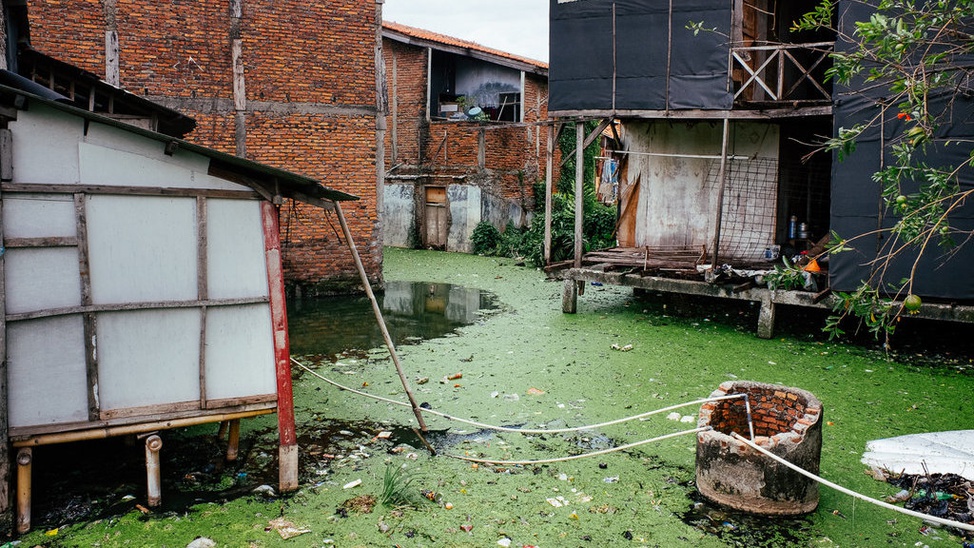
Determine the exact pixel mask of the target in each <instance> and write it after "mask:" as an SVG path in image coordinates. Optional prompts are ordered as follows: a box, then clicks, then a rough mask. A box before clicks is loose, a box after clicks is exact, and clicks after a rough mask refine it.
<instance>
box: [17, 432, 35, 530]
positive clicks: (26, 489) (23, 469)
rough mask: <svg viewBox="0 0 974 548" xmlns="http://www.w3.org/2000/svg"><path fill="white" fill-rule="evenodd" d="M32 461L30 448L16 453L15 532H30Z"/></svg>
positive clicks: (24, 448) (21, 449) (22, 448)
mask: <svg viewBox="0 0 974 548" xmlns="http://www.w3.org/2000/svg"><path fill="white" fill-rule="evenodd" d="M33 460H34V455H33V451H31V448H30V447H21V448H20V450H18V451H17V532H18V533H26V532H27V531H30V482H31V463H32V462H33Z"/></svg>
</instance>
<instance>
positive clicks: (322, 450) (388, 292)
mask: <svg viewBox="0 0 974 548" xmlns="http://www.w3.org/2000/svg"><path fill="white" fill-rule="evenodd" d="M377 297H378V302H379V303H380V308H381V310H382V315H383V317H384V318H385V321H386V324H387V326H388V328H389V332H390V334H391V337H392V339H393V341H394V342H395V344H396V345H402V344H409V343H416V342H419V341H422V340H427V339H432V338H437V337H442V336H444V335H447V334H449V333H452V332H454V331H455V330H456V329H457V328H459V327H462V326H464V325H470V324H472V323H474V322H476V321H479V320H481V319H482V318H483V317H484V316H485V315H487V314H490V313H491V312H490V311H496V310H499V307H500V303H499V301H498V299H497V298H496V297H495V296H494V295H493V294H491V293H488V292H485V291H482V290H479V289H470V288H466V287H461V286H456V285H451V284H442V283H423V282H389V283H388V284H386V287H385V289H384V291H382V292H380V293H379V294H378V295H377ZM288 331H289V335H290V340H291V352H292V353H294V354H298V355H316V356H319V357H322V358H326V359H331V360H336V359H337V358H338V356H341V355H348V354H354V353H358V352H362V353H364V352H366V351H368V350H369V349H372V348H376V347H379V346H382V345H383V343H384V341H383V337H382V333H381V331H380V329H379V325H378V322H377V321H376V318H375V315H374V312H373V310H372V306H371V303H370V301H369V300H368V299H367V298H366V297H363V296H350V297H330V298H324V299H317V300H304V301H295V302H290V303H288ZM375 428H376V426H375V425H358V424H351V423H335V422H332V423H329V424H328V425H327V426H324V427H323V426H322V425H321V424H316V425H311V426H308V427H302V425H298V434H299V437H300V440H299V446H300V447H301V448H302V451H303V453H304V455H305V457H304V458H303V459H302V461H301V466H302V470H301V476H302V477H301V480H302V482H305V481H313V476H314V473H315V468H316V466H318V465H319V464H321V465H327V459H325V460H324V461H319V460H318V458H316V457H321V455H328V454H332V453H340V452H347V451H348V448H349V447H355V446H356V444H358V443H361V440H359V439H358V437H360V433H361V432H363V431H374V430H375ZM216 431H217V425H215V424H214V425H208V426H200V427H196V428H195V429H193V433H192V435H180V434H175V433H168V432H163V433H162V436H163V439H164V445H163V449H162V451H161V453H160V456H161V458H162V466H161V468H162V474H163V477H162V482H163V489H162V494H163V496H162V501H163V506H162V508H161V509H160V510H158V511H163V512H166V511H174V512H178V511H182V510H184V509H185V508H187V507H188V506H190V505H192V504H195V503H199V502H206V501H220V500H226V499H229V498H234V497H238V496H242V495H247V494H250V493H251V492H252V491H253V489H254V488H255V487H257V486H260V485H262V484H270V485H275V484H276V477H277V462H276V459H277V446H276V444H273V443H267V446H266V447H262V446H260V445H259V444H260V443H262V442H260V441H257V442H256V444H255V442H254V440H248V439H241V441H240V444H241V445H240V458H239V459H238V461H237V462H234V463H227V462H225V460H224V452H225V450H226V442H225V441H221V440H218V439H217V438H216V436H215V434H216ZM207 432H212V433H211V434H207ZM438 434H439V435H440V436H441V437H442V439H440V438H437V441H438V442H443V441H445V440H447V439H451V438H449V435H448V434H446V433H445V432H443V433H438ZM413 436H414V434H412V432H410V431H402V432H398V431H397V432H396V436H395V438H394V440H392V441H395V442H397V443H398V442H400V441H402V442H406V443H413V444H417V440H416V439H410V438H412V437H413ZM260 439H271V440H273V439H274V436H273V435H271V436H261V438H260ZM454 441H455V440H454ZM353 442H354V443H353ZM144 455H145V450H144V445H143V442H142V441H140V440H134V439H131V438H111V439H107V440H97V441H88V442H79V443H71V444H62V445H53V446H46V447H39V448H36V449H35V450H34V466H33V493H34V503H33V505H32V506H33V512H32V514H33V515H32V522H33V527H34V528H35V529H36V528H43V527H48V528H50V527H56V526H58V525H61V524H64V523H68V522H75V521H82V520H90V519H97V518H101V517H105V516H111V515H116V514H121V513H125V512H127V511H129V510H130V509H131V508H132V507H133V505H134V504H135V503H136V502H144V501H145V491H146V487H145V461H144Z"/></svg>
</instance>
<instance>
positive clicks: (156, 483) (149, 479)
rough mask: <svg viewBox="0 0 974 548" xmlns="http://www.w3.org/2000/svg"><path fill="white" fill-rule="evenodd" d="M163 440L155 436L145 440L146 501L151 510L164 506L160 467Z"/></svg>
mask: <svg viewBox="0 0 974 548" xmlns="http://www.w3.org/2000/svg"><path fill="white" fill-rule="evenodd" d="M160 450H162V438H160V437H159V435H158V434H153V435H151V436H149V437H148V438H146V439H145V485H146V501H147V503H148V505H149V507H150V508H155V507H157V506H159V505H160V504H162V478H161V477H160V476H161V473H160V467H159V451H160Z"/></svg>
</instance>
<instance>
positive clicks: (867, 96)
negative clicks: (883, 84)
mask: <svg viewBox="0 0 974 548" xmlns="http://www.w3.org/2000/svg"><path fill="white" fill-rule="evenodd" d="M872 13H873V9H872V8H871V7H870V6H868V5H866V4H862V3H860V2H859V0H843V1H840V2H839V14H840V25H841V27H842V28H843V29H852V28H854V27H853V23H854V22H855V21H862V20H868V19H869V16H870V15H871V14H872ZM850 47H852V45H850V44H849V43H846V42H842V41H839V42H838V43H837V44H836V50H838V51H843V50H847V49H848V48H850ZM864 89H865V90H866V91H861V90H864ZM834 93H835V96H834V106H833V114H834V125H835V132H836V134H838V131H839V130H840V128H851V127H853V126H855V125H856V124H860V123H865V122H868V121H870V120H877V123H875V124H874V125H873V127H871V128H870V129H869V130H868V131H866V132H865V133H864V134H863V135H862V136H860V138H859V139H858V141H857V145H856V150H855V152H853V153H852V154H851V155H850V157H848V158H846V159H845V160H844V161H838V159H836V160H835V161H834V162H833V163H832V206H831V228H832V230H833V231H834V232H836V233H837V234H838V235H839V236H841V237H842V238H845V239H851V238H855V239H854V240H852V241H851V243H850V245H851V246H853V247H854V248H855V251H851V252H845V253H839V254H836V255H835V256H833V257H832V259H831V263H830V269H829V279H830V285H831V287H832V289H833V290H837V291H853V290H855V289H856V288H858V287H859V286H860V285H861V284H862V282H863V281H866V280H872V283H873V285H874V286H875V287H881V288H887V287H889V285H890V284H895V285H897V286H898V285H899V282H900V280H902V279H904V278H906V277H908V276H909V275H910V272H911V270H912V269H913V268H914V264H915V263H916V266H917V270H916V272H917V275H916V276H915V277H914V285H913V293H915V294H917V295H920V296H922V297H931V298H938V299H948V300H953V299H963V300H969V299H974V275H972V272H971V270H972V268H974V246H972V245H970V243H967V245H960V246H958V247H954V248H943V247H940V246H939V245H938V241H937V240H938V239H937V238H934V240H933V241H931V242H930V243H929V244H928V245H927V248H926V250H925V251H924V253H923V254H922V256H920V255H919V253H918V247H917V246H911V247H910V248H907V249H906V250H904V252H902V253H900V254H899V255H898V256H897V257H896V258H895V259H893V260H891V261H888V262H887V261H884V260H882V257H883V256H884V255H886V254H888V253H889V251H890V250H891V249H895V248H899V247H901V246H902V242H897V241H896V240H894V239H893V238H891V235H890V232H889V231H888V229H889V228H891V227H892V226H894V225H895V224H896V222H897V221H898V220H899V217H898V216H897V214H896V212H895V211H891V210H890V209H887V208H886V206H885V204H884V201H883V198H882V188H881V186H880V184H879V183H877V182H875V181H873V174H874V173H876V172H877V171H879V170H880V169H881V168H882V166H883V165H889V164H890V162H892V161H893V160H892V156H891V154H890V150H891V146H892V145H893V143H894V142H895V138H896V137H897V136H898V135H900V134H901V133H902V132H903V130H904V128H905V127H906V126H907V125H908V124H909V123H910V122H909V121H907V120H902V119H899V118H897V114H898V112H899V111H898V109H897V108H896V107H895V105H894V106H893V107H891V108H889V109H887V110H886V111H885V112H883V111H882V109H881V107H880V106H878V104H877V103H878V101H881V100H882V99H885V96H886V95H887V94H888V93H889V92H888V90H887V89H886V88H876V87H867V86H865V85H864V84H863V83H862V82H858V83H856V84H853V85H851V86H841V85H839V84H836V85H835V91H834ZM930 102H931V109H932V110H935V109H937V108H938V106H937V105H940V108H946V107H947V105H950V110H949V111H950V113H951V116H950V119H949V121H948V122H947V123H946V124H944V126H943V127H942V128H941V129H940V132H939V134H938V135H937V137H938V139H937V140H936V143H935V144H933V145H930V146H929V147H928V148H927V149H926V151H925V152H924V153H923V156H922V160H923V161H925V162H926V163H927V164H928V165H931V166H938V167H944V168H946V167H950V168H954V167H957V166H960V165H962V164H964V162H965V160H969V159H970V153H971V147H970V144H963V145H962V144H958V141H960V142H961V143H963V142H964V141H965V140H967V142H968V143H969V142H970V141H969V140H970V139H972V138H974V99H972V98H971V97H969V96H967V95H963V94H958V95H954V94H953V93H943V94H941V95H940V96H933V97H930ZM950 140H953V141H954V144H951V145H948V144H946V141H950ZM959 175H960V185H961V188H962V190H970V189H974V173H972V170H971V169H970V168H965V169H964V170H962V171H961V172H960V173H959ZM913 190H914V189H910V188H906V189H904V192H905V193H906V194H909V193H910V192H911V191H913ZM949 222H950V225H951V226H952V227H953V228H954V229H955V230H956V231H966V232H968V233H969V232H970V231H972V230H974V203H968V204H966V205H964V206H963V207H961V208H959V209H957V210H955V211H953V212H952V213H951V214H950V216H949ZM965 239H966V234H963V233H961V234H960V237H959V238H957V240H958V243H960V244H963V243H964V240H965ZM918 256H919V257H920V258H919V262H917V261H918Z"/></svg>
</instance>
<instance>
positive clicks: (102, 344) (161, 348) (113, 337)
mask: <svg viewBox="0 0 974 548" xmlns="http://www.w3.org/2000/svg"><path fill="white" fill-rule="evenodd" d="M97 321H98V383H99V393H100V395H101V408H102V410H112V409H124V408H126V407H143V406H147V405H159V404H166V403H175V402H185V401H191V400H198V399H199V397H200V393H199V390H200V388H199V377H200V375H199V341H200V311H199V309H195V308H190V309H170V310H140V311H133V312H105V313H101V314H98V317H97Z"/></svg>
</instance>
